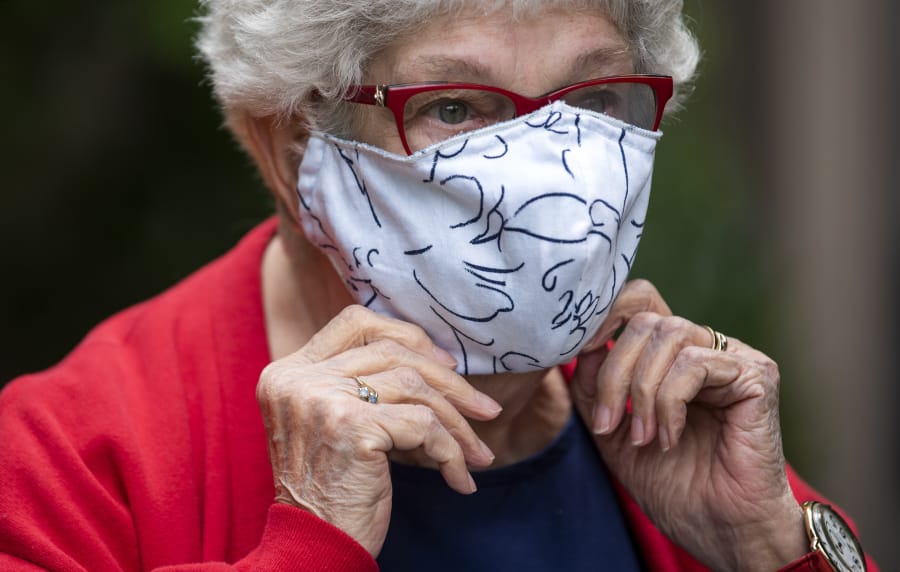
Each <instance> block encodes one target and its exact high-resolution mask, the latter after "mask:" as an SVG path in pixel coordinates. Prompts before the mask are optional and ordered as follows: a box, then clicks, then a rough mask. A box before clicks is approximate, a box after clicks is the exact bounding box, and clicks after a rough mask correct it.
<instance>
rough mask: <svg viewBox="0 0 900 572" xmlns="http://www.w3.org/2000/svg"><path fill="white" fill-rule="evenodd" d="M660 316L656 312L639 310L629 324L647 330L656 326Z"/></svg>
mask: <svg viewBox="0 0 900 572" xmlns="http://www.w3.org/2000/svg"><path fill="white" fill-rule="evenodd" d="M659 320H660V316H659V314H656V313H654V312H638V313H637V314H635V315H634V316H632V318H631V320H629V322H628V325H629V326H631V327H632V328H634V329H636V330H639V331H647V330H652V329H654V328H656V324H657V323H658V322H659Z"/></svg>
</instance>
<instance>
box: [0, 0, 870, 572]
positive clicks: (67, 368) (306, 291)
mask: <svg viewBox="0 0 900 572" xmlns="http://www.w3.org/2000/svg"><path fill="white" fill-rule="evenodd" d="M202 24H203V29H202V32H201V35H200V40H199V47H200V50H201V51H202V53H203V55H204V56H205V58H206V59H207V61H208V63H209V65H210V68H211V70H212V77H213V80H214V85H215V89H216V93H217V95H218V97H219V98H220V100H221V102H222V105H223V107H224V110H225V114H226V117H227V121H228V125H229V126H230V127H231V129H232V130H233V132H234V134H235V135H236V136H237V138H238V139H239V140H240V142H241V143H242V144H243V145H244V146H245V148H246V149H247V151H248V152H249V154H250V155H251V156H252V157H253V159H254V160H255V162H256V165H257V166H258V168H259V171H260V173H261V174H262V176H263V178H264V180H265V182H266V184H267V185H268V187H269V188H270V189H271V191H272V193H273V195H274V197H275V199H276V203H277V206H278V216H277V217H276V218H275V219H274V220H272V221H269V222H266V223H264V224H262V225H261V226H260V227H258V228H257V229H256V230H254V231H252V232H251V233H250V234H249V235H248V236H247V237H246V238H245V239H244V240H243V241H242V242H241V243H240V244H239V245H238V246H237V247H236V248H235V249H234V250H233V251H232V252H230V253H229V254H227V255H225V256H224V257H223V258H222V259H220V260H218V261H216V262H214V263H212V264H211V265H209V266H208V267H206V268H204V269H203V270H201V271H199V272H198V273H196V274H195V275H194V276H192V277H190V278H189V279H187V280H186V281H184V282H183V283H182V284H180V285H178V286H176V287H174V288H173V289H171V290H170V291H168V292H166V293H164V294H162V295H161V296H159V297H157V298H155V299H153V300H151V301H149V302H146V303H144V304H141V305H139V306H136V307H134V308H131V309H129V310H127V311H125V312H123V313H121V314H119V315H117V316H115V317H114V318H112V319H111V320H109V321H107V322H105V323H104V324H102V325H101V326H99V327H98V328H97V329H96V330H95V331H94V332H92V333H91V334H90V335H89V336H88V337H87V339H86V340H85V341H84V342H83V343H82V344H81V345H80V346H79V347H78V348H77V349H76V350H75V351H74V352H72V354H71V355H69V356H68V357H67V358H66V359H65V360H64V361H63V362H62V363H61V364H60V365H59V366H57V367H55V368H53V369H51V370H49V371H46V372H44V373H41V374H37V375H33V376H26V377H24V378H22V379H19V380H17V381H15V382H14V383H12V384H10V386H9V387H8V388H7V389H6V390H5V391H4V392H3V394H2V401H0V407H2V409H0V411H2V414H0V442H2V443H3V457H2V459H3V460H2V464H0V482H2V483H3V486H2V487H0V514H2V518H0V552H2V554H0V568H2V569H4V570H36V569H51V570H132V569H146V570H150V569H158V570H173V571H174V570H226V569H232V568H235V569H239V570H249V569H263V570H282V569H284V570H287V569H298V570H317V571H319V570H321V571H331V570H334V571H338V570H375V569H377V568H378V567H379V566H380V568H381V569H383V570H385V571H392V570H423V569H426V570H595V569H613V570H639V569H651V570H701V569H706V568H712V569H716V570H775V569H778V568H782V567H787V568H788V569H791V570H826V569H830V568H831V566H834V567H835V568H836V569H853V570H862V569H864V566H865V564H864V561H865V557H864V555H863V554H862V552H861V551H860V549H859V545H858V543H856V542H855V540H854V539H853V537H852V534H853V533H852V531H851V530H850V529H849V528H848V527H847V525H846V524H845V523H844V521H843V520H842V519H841V517H840V516H838V515H837V513H836V512H835V511H834V510H833V509H831V508H830V507H828V506H827V505H825V504H822V503H816V502H805V501H814V500H815V499H816V495H815V494H814V493H813V492H812V491H811V490H810V489H809V488H808V487H806V486H805V485H804V484H803V483H802V482H800V481H799V480H798V479H797V478H796V477H795V476H794V475H793V474H792V473H791V471H790V470H789V469H788V468H787V467H786V464H785V460H784V458H783V456H782V448H781V436H780V433H779V420H778V382H779V379H778V370H777V368H776V366H775V364H774V363H773V362H772V361H771V360H770V359H769V358H768V357H766V356H765V355H763V354H762V353H760V352H759V351H757V350H755V349H753V348H751V347H748V346H747V345H745V344H743V343H741V342H740V341H739V340H737V339H735V338H732V337H726V336H724V335H723V334H721V333H719V332H716V331H714V330H712V329H711V328H708V327H705V326H701V325H697V324H695V323H693V322H691V321H690V320H688V319H685V318H681V317H677V316H673V315H672V313H671V312H670V310H669V308H668V306H667V305H666V303H665V301H664V300H663V299H662V298H661V297H660V295H659V293H658V292H657V291H656V290H655V289H654V288H653V286H652V285H650V284H649V283H647V282H641V281H633V282H626V276H627V274H628V271H629V269H630V267H631V265H632V262H633V260H634V256H635V252H636V249H637V243H638V240H639V239H640V236H641V233H642V229H643V226H644V216H645V212H646V207H647V201H648V194H649V186H650V178H651V171H652V164H653V153H654V149H655V146H656V143H657V140H658V139H659V136H660V133H659V131H658V127H659V123H660V120H661V119H662V117H663V115H664V114H665V112H666V111H667V110H671V109H674V108H675V107H677V105H678V104H679V103H680V102H681V99H682V98H683V94H684V86H685V84H686V82H688V81H689V80H690V79H691V77H692V75H693V73H694V68H695V65H696V61H697V54H698V48H697V46H696V44H695V42H694V40H693V38H692V36H691V35H690V33H689V32H688V31H687V30H686V28H685V26H684V24H683V21H682V15H681V2H680V1H679V0H594V1H587V0H585V1H581V2H576V1H571V2H537V1H529V0H509V1H505V2H500V1H497V2H463V1H459V2H441V1H438V0H434V1H425V0H415V1H403V2H400V1H397V0H390V1H388V0H366V1H353V0H345V1H343V2H334V1H333V0H309V1H306V2H271V1H269V0H227V1H226V0H208V1H207V2H206V16H205V17H204V18H203V19H202ZM614 337H615V338H616V339H615V342H613V341H612V340H613V338H614ZM576 358H577V359H576ZM801 503H804V504H803V506H802V507H801ZM811 540H812V545H811V542H810V541H811ZM870 566H871V564H870Z"/></svg>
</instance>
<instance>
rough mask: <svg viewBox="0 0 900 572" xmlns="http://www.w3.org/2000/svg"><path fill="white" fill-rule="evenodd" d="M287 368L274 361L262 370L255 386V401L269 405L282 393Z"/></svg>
mask: <svg viewBox="0 0 900 572" xmlns="http://www.w3.org/2000/svg"><path fill="white" fill-rule="evenodd" d="M286 369H287V368H286V367H285V366H284V364H282V363H281V362H277V361H274V362H272V363H270V364H269V365H267V366H266V367H264V368H263V370H262V372H261V373H260V374H259V381H258V382H257V384H256V401H257V402H258V403H270V402H272V401H274V400H275V399H277V398H278V396H279V395H280V394H281V393H282V391H281V389H282V388H283V387H284V385H285V378H286V371H285V370H286Z"/></svg>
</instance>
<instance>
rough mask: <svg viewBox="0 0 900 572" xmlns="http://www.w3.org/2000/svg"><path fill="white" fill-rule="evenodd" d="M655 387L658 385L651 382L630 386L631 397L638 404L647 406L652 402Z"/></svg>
mask: <svg viewBox="0 0 900 572" xmlns="http://www.w3.org/2000/svg"><path fill="white" fill-rule="evenodd" d="M657 387H658V384H656V383H651V382H647V383H635V384H634V385H632V386H631V397H632V398H633V399H634V400H635V402H637V403H639V404H643V405H645V406H646V405H649V404H651V403H652V402H653V396H654V395H655V394H656V389H657Z"/></svg>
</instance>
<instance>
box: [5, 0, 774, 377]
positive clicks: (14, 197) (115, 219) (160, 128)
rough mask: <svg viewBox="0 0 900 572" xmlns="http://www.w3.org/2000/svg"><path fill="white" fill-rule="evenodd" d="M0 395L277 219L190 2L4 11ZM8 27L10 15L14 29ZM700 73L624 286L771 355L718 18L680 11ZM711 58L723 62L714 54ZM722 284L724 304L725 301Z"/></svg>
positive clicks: (666, 144)
mask: <svg viewBox="0 0 900 572" xmlns="http://www.w3.org/2000/svg"><path fill="white" fill-rule="evenodd" d="M6 7H7V13H8V14H9V21H10V22H16V25H15V26H13V27H11V28H10V30H9V32H10V33H9V34H7V35H5V36H4V37H3V39H2V41H3V42H5V43H6V44H7V45H6V46H4V48H3V50H2V54H3V55H2V58H3V60H2V64H3V68H4V70H5V73H4V74H3V75H4V77H5V78H6V81H4V84H5V85H6V87H5V88H4V89H3V90H0V98H2V99H0V100H2V101H3V103H4V108H5V109H7V110H10V113H9V114H8V116H7V120H6V129H5V133H6V136H5V137H3V138H2V145H3V153H2V157H3V169H2V173H0V177H2V179H0V184H2V188H3V193H2V196H0V217H2V218H0V232H2V235H0V238H2V244H3V247H2V250H0V257H2V259H0V260H2V268H4V269H5V270H6V272H5V275H6V279H5V280H3V282H2V288H3V296H2V297H0V300H2V301H0V304H2V307H3V320H2V324H0V327H2V330H0V342H2V343H0V347H2V348H3V352H4V353H3V356H2V358H3V359H2V360H0V379H3V380H8V379H10V378H11V377H13V376H15V375H18V374H20V373H23V372H26V371H32V370H37V369H42V368H45V367H48V366H49V365H51V364H53V363H54V362H56V361H58V360H59V359H60V358H61V357H62V356H63V355H65V353H66V352H67V351H68V350H69V349H71V348H72V347H73V346H74V345H75V344H76V343H77V342H78V340H79V339H80V338H81V337H82V336H83V335H84V334H85V333H86V331H87V330H88V329H89V328H90V327H91V326H93V325H94V324H96V323H97V322H98V321H100V320H102V319H103V318H105V317H107V316H109V315H110V314H111V313H113V312H115V311H116V310H118V309H121V308H123V307H126V306H127V305H129V304H132V303H135V302H137V301H140V300H142V299H144V298H146V297H148V296H151V295H153V294H156V293H158V292H160V291H161V290H163V289H164V288H166V287H167V286H169V285H170V284H172V283H174V282H176V281H177V280H179V279H181V278H183V277H184V276H185V275H187V274H188V273H190V272H191V271H192V270H194V269H196V268H197V267H199V266H200V265H202V264H203V263H204V262H206V261H209V260H210V259H212V258H213V257H215V256H217V255H218V254H220V253H222V252H224V251H225V250H226V249H227V248H228V247H230V246H231V245H232V244H233V243H234V242H235V241H236V240H237V239H238V238H239V237H240V236H241V235H242V234H243V233H244V232H245V231H246V230H248V229H249V228H251V227H252V226H253V225H254V224H255V223H256V222H257V221H259V220H261V219H263V218H264V217H266V216H267V215H269V214H270V213H271V211H272V202H271V200H270V199H269V196H268V193H267V191H266V190H265V189H264V187H263V185H262V183H261V181H260V179H259V178H258V177H257V176H256V174H255V172H254V170H253V168H252V165H251V164H250V162H249V160H248V159H247V158H246V157H245V156H244V155H243V153H242V152H241V151H240V150H239V149H238V147H237V145H236V144H235V143H234V142H233V140H232V139H231V137H230V135H229V134H228V132H227V131H226V130H225V129H224V128H223V127H222V120H221V116H220V114H219V112H218V110H217V109H216V105H215V103H214V102H213V100H212V97H211V95H210V86H209V85H208V83H207V81H206V80H205V78H204V69H203V67H202V65H201V63H200V62H198V61H197V60H196V58H195V57H194V52H193V48H192V45H191V41H192V36H193V34H194V33H195V31H196V25H195V23H194V22H193V21H192V17H193V16H194V15H195V10H196V6H195V4H194V3H190V2H183V1H177V0H157V1H155V2H152V3H121V2H111V1H108V0H105V1H104V0H99V1H98V2H94V3H92V4H91V7H90V8H89V9H88V8H85V7H84V6H83V5H77V4H60V5H59V6H54V8H53V9H52V11H51V10H50V9H49V8H43V9H42V8H40V7H38V6H36V5H35V4H34V3H31V2H26V1H24V0H14V1H12V2H7V5H6ZM10 11H11V13H10ZM692 18H693V19H694V20H695V22H694V26H693V27H694V28H695V29H696V31H697V32H698V34H699V35H700V36H701V38H702V44H703V48H704V50H705V52H706V57H705V59H704V62H703V64H702V66H701V79H700V82H699V83H698V88H697V90H696V93H695V94H694V96H693V97H692V99H691V101H690V102H689V105H688V108H687V110H686V111H684V112H682V113H681V114H679V115H678V116H677V117H675V118H674V120H671V121H669V122H668V124H666V125H665V126H664V129H665V132H666V136H665V137H664V139H663V143H662V145H661V147H660V151H659V155H658V157H659V159H658V166H657V170H656V174H655V179H654V180H655V183H654V191H653V193H654V194H653V201H651V213H650V225H648V229H647V232H646V233H645V238H644V242H643V243H642V246H641V251H640V254H639V256H638V266H637V268H636V270H635V276H643V277H646V278H649V279H651V280H653V281H654V282H655V283H656V284H657V285H658V287H659V288H660V290H661V291H662V292H663V294H664V295H665V296H666V297H667V299H668V300H669V302H670V304H671V306H672V307H673V309H674V310H675V311H676V312H678V313H681V314H684V315H686V316H690V317H691V318H692V319H694V320H696V321H700V322H709V323H712V324H714V325H715V326H716V327H717V328H719V329H721V330H722V331H726V332H733V333H734V334H735V335H739V336H741V337H743V338H745V339H747V340H748V341H753V342H755V343H758V344H760V345H766V332H767V330H768V329H769V328H768V322H767V312H768V311H770V310H769V309H768V308H767V305H766V304H765V303H764V302H765V299H766V292H765V291H764V289H763V288H762V284H764V283H765V280H764V279H763V273H762V270H761V265H760V263H759V253H758V244H757V243H756V241H755V240H753V236H752V233H753V232H754V231H753V230H752V228H751V225H748V224H746V223H747V222H748V221H750V220H752V219H753V218H754V217H753V216H752V211H753V209H754V208H757V205H756V203H755V202H754V198H753V194H752V191H753V188H754V186H755V185H754V183H753V181H752V177H751V176H750V175H751V172H750V168H749V167H748V161H747V157H746V155H747V153H746V150H745V149H744V148H743V145H744V144H743V142H742V139H741V133H740V132H739V131H736V130H735V129H734V128H731V129H728V130H724V131H723V130H722V129H721V128H720V126H722V125H729V124H731V125H732V126H733V125H734V123H735V120H736V118H735V117H734V116H733V111H732V108H733V101H734V98H735V97H739V91H738V89H737V88H738V86H737V85H734V84H729V82H728V81H727V79H725V78H724V77H723V74H722V70H721V65H722V62H723V61H728V59H729V58H730V57H731V56H730V55H729V54H728V53H726V52H725V51H724V49H728V47H729V45H728V44H727V43H725V42H723V41H722V38H721V36H722V35H723V34H725V35H727V34H728V31H727V30H723V29H722V28H721V27H719V26H718V25H713V23H720V22H721V21H722V19H723V18H722V15H721V14H718V13H716V12H714V11H709V10H706V9H704V10H702V11H701V10H698V9H696V6H695V7H694V10H692ZM723 46H724V49H723ZM723 284H727V285H728V287H727V288H726V287H722V285H723Z"/></svg>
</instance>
